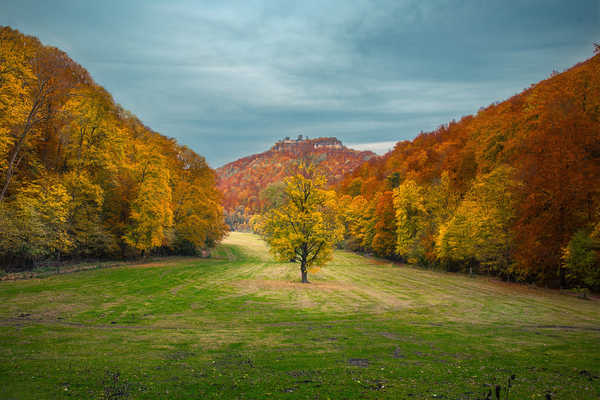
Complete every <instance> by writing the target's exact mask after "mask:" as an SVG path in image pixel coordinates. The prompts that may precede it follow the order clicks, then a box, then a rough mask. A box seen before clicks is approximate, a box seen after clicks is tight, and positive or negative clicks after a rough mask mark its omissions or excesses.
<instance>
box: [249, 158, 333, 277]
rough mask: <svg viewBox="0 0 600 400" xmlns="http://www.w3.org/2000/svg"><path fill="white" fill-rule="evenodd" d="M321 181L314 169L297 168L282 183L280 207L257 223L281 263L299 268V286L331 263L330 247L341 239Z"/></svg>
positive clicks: (330, 202)
mask: <svg viewBox="0 0 600 400" xmlns="http://www.w3.org/2000/svg"><path fill="white" fill-rule="evenodd" d="M325 181H326V180H325V177H324V176H322V175H320V174H318V173H316V171H315V168H314V166H312V165H310V166H305V165H302V164H301V165H300V166H299V168H298V172H297V173H296V174H295V175H294V176H292V177H289V178H286V179H285V180H284V183H285V196H284V203H283V205H281V206H279V207H276V208H273V209H271V210H269V211H268V212H267V213H266V214H265V215H263V216H262V217H261V218H260V219H259V222H258V230H259V231H260V233H261V234H262V235H263V237H264V239H265V240H266V242H267V243H268V244H269V246H270V247H271V252H272V253H273V254H274V255H275V257H276V258H278V259H279V260H281V261H291V262H297V263H299V264H300V272H301V274H302V282H303V283H308V270H309V269H310V268H311V267H312V266H314V265H323V264H324V263H326V262H327V261H329V260H330V259H331V255H332V252H333V246H334V245H335V244H336V243H337V242H339V241H340V240H341V239H342V238H343V225H342V223H341V221H340V216H339V213H338V212H337V205H336V203H337V201H336V196H335V193H334V192H333V191H327V190H325V189H323V186H324V185H325Z"/></svg>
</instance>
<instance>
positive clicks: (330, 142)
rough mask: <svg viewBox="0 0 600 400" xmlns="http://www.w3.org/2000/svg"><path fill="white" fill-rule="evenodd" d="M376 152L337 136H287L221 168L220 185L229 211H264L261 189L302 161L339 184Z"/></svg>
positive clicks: (277, 179)
mask: <svg viewBox="0 0 600 400" xmlns="http://www.w3.org/2000/svg"><path fill="white" fill-rule="evenodd" d="M373 157H376V155H375V154H374V153H372V152H370V151H357V150H352V149H349V148H347V147H345V146H344V145H343V144H342V142H340V141H339V140H338V139H336V138H334V137H328V138H317V139H303V138H302V137H299V138H298V139H289V138H285V139H282V140H280V141H278V142H277V143H275V144H274V145H273V147H271V148H270V149H269V150H267V151H265V152H264V153H260V154H254V155H251V156H248V157H244V158H241V159H239V160H236V161H234V162H231V163H229V164H226V165H224V166H222V167H220V168H218V169H217V176H218V187H219V189H221V191H222V192H223V195H224V206H225V209H226V210H229V211H231V210H235V209H237V208H239V207H240V206H243V207H244V212H245V213H246V214H247V215H250V214H253V213H256V212H258V211H260V209H261V207H262V202H261V199H260V192H261V191H262V190H263V189H265V188H266V187H267V186H268V185H270V184H272V183H275V182H279V181H281V180H282V179H283V178H285V177H286V176H287V175H288V174H289V171H291V170H292V167H293V165H294V163H296V162H298V161H306V162H312V163H314V164H317V165H319V167H320V168H322V170H323V171H325V173H326V174H327V176H328V179H329V183H332V184H333V183H337V182H339V181H340V180H341V179H342V177H343V176H344V175H345V174H347V173H349V172H350V171H352V170H353V169H354V168H356V167H357V166H359V165H360V164H362V163H363V162H364V161H366V160H369V159H371V158H373Z"/></svg>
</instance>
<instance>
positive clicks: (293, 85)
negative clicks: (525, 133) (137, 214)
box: [0, 0, 600, 167]
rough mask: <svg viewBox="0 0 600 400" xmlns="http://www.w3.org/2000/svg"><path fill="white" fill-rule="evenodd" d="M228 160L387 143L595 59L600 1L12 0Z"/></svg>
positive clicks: (51, 35) (14, 7)
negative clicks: (298, 140)
mask: <svg viewBox="0 0 600 400" xmlns="http://www.w3.org/2000/svg"><path fill="white" fill-rule="evenodd" d="M0 25H9V26H12V27H13V28H16V29H19V30H20V31H21V32H23V33H26V34H30V35H35V36H37V37H39V38H40V39H41V40H42V42H44V43H45V44H49V45H53V46H57V47H60V48H61V49H63V50H65V51H67V53H68V54H69V55H70V56H71V57H72V58H73V59H74V60H76V61H77V62H79V63H80V64H82V65H83V66H84V67H85V68H86V69H87V70H88V71H90V73H91V74H92V76H93V77H94V79H95V80H96V81H97V82H98V83H100V84H101V85H103V86H104V87H106V88H107V89H108V90H109V91H110V92H111V93H112V94H113V96H114V98H115V100H116V101H117V102H118V103H120V104H122V105H123V106H124V107H125V108H127V109H129V110H131V111H133V112H134V113H135V114H136V115H137V116H138V117H140V119H141V120H142V121H144V123H146V124H147V125H148V126H150V127H152V128H153V129H155V130H157V131H159V132H161V133H163V134H165V135H167V136H171V137H175V138H177V139H178V140H179V141H180V142H181V143H184V144H186V145H188V146H190V147H191V148H193V149H194V150H196V151H197V152H198V153H200V154H202V155H204V156H205V157H206V158H207V160H208V161H209V163H210V164H211V166H213V167H217V166H220V165H222V164H224V163H226V162H229V161H233V160H235V159H237V158H239V157H241V156H244V155H248V154H252V153H256V152H260V151H264V150H266V149H267V148H268V147H269V146H270V145H271V144H272V143H273V142H274V141H276V140H278V139H280V138H282V137H284V136H297V135H298V134H303V135H305V136H309V137H319V136H337V137H338V138H339V139H341V140H342V141H343V142H344V143H346V144H348V145H351V146H352V147H356V148H369V149H372V150H377V151H379V152H382V151H385V150H387V149H389V148H390V147H391V146H392V145H393V143H394V142H395V141H398V140H402V139H411V138H413V137H415V136H416V135H417V134H418V133H419V132H420V131H430V130H432V129H435V128H436V127H437V126H439V125H440V124H444V123H447V122H448V121H450V120H451V119H453V118H454V119H459V118H460V117H461V116H464V115H468V114H472V113H475V112H477V110H478V109H479V107H481V106H486V105H488V104H490V103H492V102H494V101H498V100H504V99H506V98H508V97H510V96H511V95H512V94H515V93H517V92H519V91H521V90H523V89H524V88H526V87H528V86H529V85H530V84H531V83H534V82H537V81H539V80H542V79H544V78H547V77H548V76H549V75H550V73H552V71H553V70H557V71H562V70H564V69H566V68H568V67H570V66H571V65H573V64H575V63H577V62H579V61H583V60H585V59H586V58H589V57H591V55H592V53H593V45H592V43H593V42H600V0H576V1H575V0H571V1H568V0H563V1H555V0H539V1H534V0H522V1H508V0H507V1H501V0H497V1H491V0H490V1H487V0H486V1H481V0H473V1H467V0H464V1H422V0H415V1H413V0H391V1H385V0H382V1H366V0H355V1H347V0H339V1H326V0H320V1H310V0H304V1H299V2H292V1H283V0H281V1H254V0H244V1H239V2H230V1H223V0H220V1H150V0H137V1H133V0H131V1H126V0H120V1H112V0H110V1H107V0H104V1H80V0H73V1H63V0H53V1H41V0H39V1H28V0H14V1H13V0H2V1H1V2H0Z"/></svg>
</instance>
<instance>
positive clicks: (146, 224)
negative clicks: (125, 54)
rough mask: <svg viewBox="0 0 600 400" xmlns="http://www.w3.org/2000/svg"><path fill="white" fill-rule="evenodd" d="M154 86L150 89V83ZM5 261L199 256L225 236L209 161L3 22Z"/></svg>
mask: <svg viewBox="0 0 600 400" xmlns="http://www.w3.org/2000/svg"><path fill="white" fill-rule="evenodd" d="M149 90H150V89H149ZM0 221H2V223H1V224H0V265H2V266H3V267H5V268H9V267H15V268H16V267H26V266H31V265H35V264H38V263H40V262H47V261H49V260H54V261H56V260H64V259H65V258H90V257H91V258H99V257H129V256H135V255H142V254H148V253H152V252H161V253H165V252H169V253H170V252H187V253H189V252H196V251H199V250H202V249H205V248H206V247H210V246H212V245H214V244H215V242H216V241H218V240H219V239H220V238H221V237H222V236H223V234H224V231H225V226H224V223H223V213H222V209H221V205H220V195H219V193H218V191H217V190H216V187H215V174H214V171H213V170H212V169H210V168H209V167H208V165H207V164H206V162H205V160H204V158H203V157H201V156H199V155H198V154H196V153H194V152H193V151H192V150H190V149H188V148H186V147H185V146H182V145H180V144H178V143H177V142H176V141H175V140H174V139H171V138H168V137H165V136H163V135H161V134H159V133H157V132H154V131H153V130H152V129H150V128H149V127H147V126H145V125H144V124H143V123H142V122H141V121H140V120H139V119H138V118H137V117H136V116H134V115H133V114H131V113H130V112H128V111H126V110H124V109H123V108H122V107H121V106H119V105H118V104H116V103H115V102H114V100H113V98H112V97H111V95H110V94H109V93H108V92H107V91H106V90H104V89H103V88H102V87H100V86H99V85H97V84H96V83H95V82H94V81H93V79H92V78H91V76H90V75H89V73H88V72H87V71H86V70H85V69H84V68H83V67H81V66H80V65H78V64H77V63H76V62H74V61H73V60H71V58H69V56H68V55H67V54H66V53H64V52H62V51H61V50H59V49H57V48H54V47H49V46H44V45H43V44H42V43H40V41H39V40H38V39H36V38H34V37H31V36H26V35H23V34H21V33H20V32H18V31H16V30H13V29H11V28H9V27H0Z"/></svg>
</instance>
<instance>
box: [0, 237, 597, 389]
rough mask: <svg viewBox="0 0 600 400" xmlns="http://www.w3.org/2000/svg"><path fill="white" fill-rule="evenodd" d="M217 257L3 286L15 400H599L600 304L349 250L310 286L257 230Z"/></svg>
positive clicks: (2, 339) (2, 320) (7, 374)
mask: <svg viewBox="0 0 600 400" xmlns="http://www.w3.org/2000/svg"><path fill="white" fill-rule="evenodd" d="M214 256H215V257H214V258H213V259H193V258H176V259H166V260H163V261H156V262H150V263H147V264H140V265H125V266H118V267H114V268H105V269H95V270H88V271H82V272H75V273H69V274H62V275H53V276H48V277H44V278H40V279H28V280H20V281H6V282H0V331H1V335H0V398H1V399H46V398H47V399H60V398H82V399H90V398H92V399H94V398H105V399H108V398H111V399H137V398H140V399H193V398H198V399H200V398H247V399H262V398H290V399H292V398H293V399H296V398H308V399H328V398H330V399H340V398H378V399H379V398H393V399H432V398H437V399H477V398H484V396H483V394H484V392H487V391H488V390H490V389H492V391H495V386H496V385H501V386H502V391H503V393H502V397H501V398H502V399H504V398H505V396H504V390H505V388H506V382H507V379H508V378H509V376H511V375H515V380H514V382H513V383H512V387H511V388H510V398H511V399H536V398H539V399H546V398H547V394H550V396H551V398H552V399H598V398H600V378H599V377H598V376H600V301H598V300H581V299H578V298H575V297H572V296H567V295H561V294H560V293H558V292H556V291H550V290H544V289H536V288H530V287H526V286H520V285H513V284H507V283H502V282H498V281H494V280H490V279H487V278H483V277H478V278H470V277H467V276H463V275H457V274H446V273H440V272H433V271H426V270H421V269H416V268H410V267H406V266H398V265H392V264H389V263H384V262H381V261H377V260H373V259H369V258H365V257H362V256H359V255H356V254H352V253H348V252H341V251H340V252H336V254H335V258H334V260H333V261H332V262H331V263H330V264H329V265H327V266H326V267H325V268H322V269H321V270H320V271H318V272H317V273H316V274H309V279H311V281H312V283H311V284H310V285H303V284H300V283H298V280H299V278H300V273H299V271H298V268H297V267H296V266H293V265H291V264H280V263H277V262H274V261H273V260H272V258H271V257H270V256H269V255H268V252H267V249H266V247H265V245H264V244H263V242H261V241H260V240H259V239H258V238H257V237H256V236H253V235H250V234H242V233H232V234H231V235H230V236H229V237H228V239H227V240H226V241H225V243H224V244H223V245H221V246H220V247H219V248H218V249H217V250H216V251H215V252H214ZM491 398H495V397H491Z"/></svg>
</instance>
